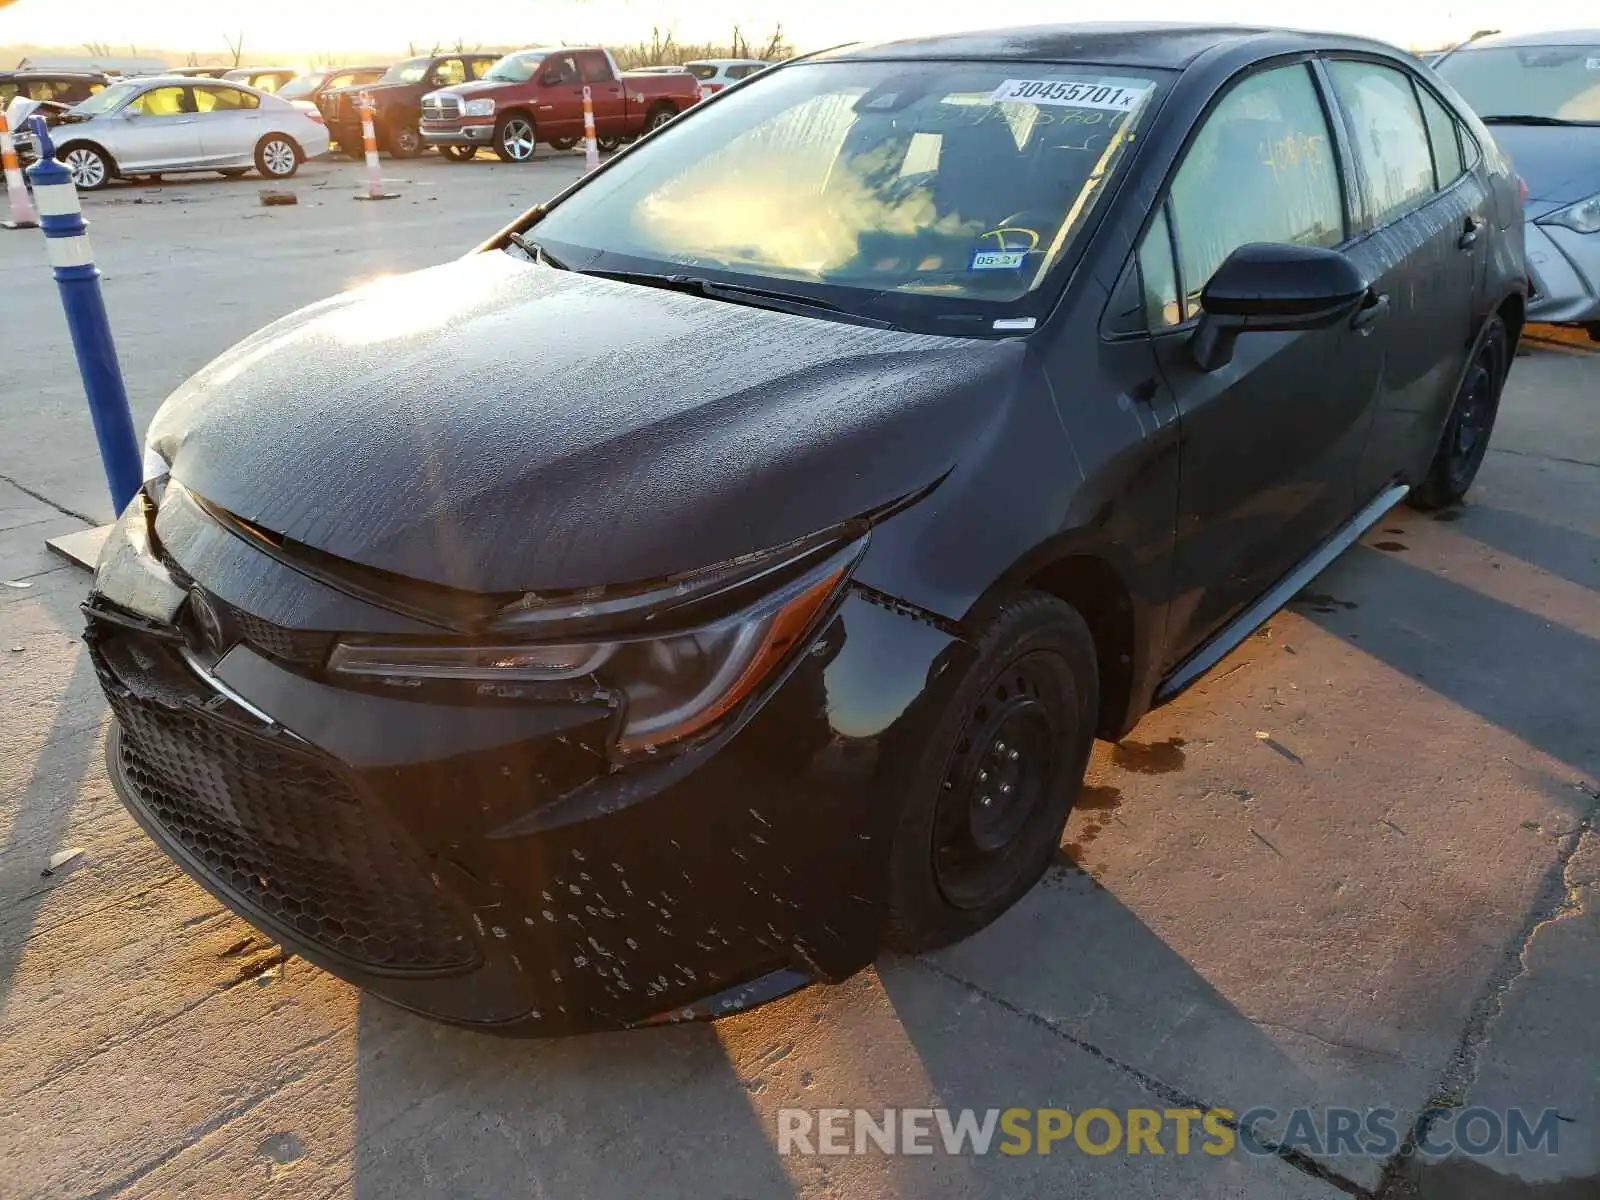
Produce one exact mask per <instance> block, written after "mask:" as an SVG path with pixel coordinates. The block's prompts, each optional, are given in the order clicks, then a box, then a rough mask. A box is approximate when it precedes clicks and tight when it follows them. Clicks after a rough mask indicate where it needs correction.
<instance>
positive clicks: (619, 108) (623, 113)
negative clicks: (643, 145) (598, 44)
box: [577, 50, 643, 137]
mask: <svg viewBox="0 0 1600 1200" xmlns="http://www.w3.org/2000/svg"><path fill="white" fill-rule="evenodd" d="M577 60H578V73H579V77H580V79H581V80H582V82H583V85H584V86H585V87H587V88H588V89H589V103H590V104H591V105H593V106H594V127H595V130H596V131H597V132H599V133H602V134H607V135H610V136H613V137H615V136H616V135H618V134H621V133H623V132H625V130H624V122H625V121H626V120H627V115H628V112H627V109H628V104H627V98H626V97H625V95H624V94H623V88H622V81H621V80H620V79H618V78H617V76H616V73H615V72H614V71H612V69H611V62H610V60H609V59H607V58H606V56H605V53H604V52H603V51H600V50H580V51H578V53H577ZM638 115H639V118H640V120H641V121H642V120H643V114H642V113H640V114H638Z"/></svg>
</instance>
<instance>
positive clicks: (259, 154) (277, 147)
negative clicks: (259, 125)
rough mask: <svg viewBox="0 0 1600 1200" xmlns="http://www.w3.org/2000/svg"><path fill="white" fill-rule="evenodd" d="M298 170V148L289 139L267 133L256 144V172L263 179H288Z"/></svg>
mask: <svg viewBox="0 0 1600 1200" xmlns="http://www.w3.org/2000/svg"><path fill="white" fill-rule="evenodd" d="M299 169H300V147H299V145H298V144H297V143H296V142H295V140H294V139H293V138H291V137H288V136H286V135H284V134H281V133H269V134H267V136H266V137H264V138H262V139H261V140H260V141H259V142H257V143H256V170H257V171H260V172H261V175H262V178H264V179H288V178H289V177H290V176H292V175H293V174H294V173H295V172H296V171H298V170H299Z"/></svg>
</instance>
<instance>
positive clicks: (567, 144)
mask: <svg viewBox="0 0 1600 1200" xmlns="http://www.w3.org/2000/svg"><path fill="white" fill-rule="evenodd" d="M577 144H578V139H577V138H575V137H558V138H551V139H550V147H551V149H553V150H571V149H572V148H573V147H574V146H576V145H577Z"/></svg>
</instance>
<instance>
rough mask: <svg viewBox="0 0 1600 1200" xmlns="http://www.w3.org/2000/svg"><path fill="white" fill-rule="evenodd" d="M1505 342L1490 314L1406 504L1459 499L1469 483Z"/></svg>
mask: <svg viewBox="0 0 1600 1200" xmlns="http://www.w3.org/2000/svg"><path fill="white" fill-rule="evenodd" d="M1509 348H1510V338H1509V337H1508V336H1507V334H1506V327H1505V322H1503V321H1501V320H1500V318H1499V317H1490V318H1489V324H1488V326H1487V327H1486V328H1485V329H1484V331H1483V336H1482V337H1481V338H1479V339H1478V349H1477V350H1476V351H1475V352H1474V354H1473V356H1472V365H1471V366H1470V367H1468V368H1467V373H1466V376H1465V377H1464V378H1463V379H1462V381H1461V387H1460V389H1459V390H1458V391H1457V392H1456V400H1455V404H1453V405H1452V406H1451V408H1450V416H1449V418H1448V419H1447V420H1446V421H1445V426H1444V437H1443V438H1442V439H1441V440H1440V442H1439V449H1438V452H1437V453H1436V454H1435V455H1434V457H1433V464H1432V465H1431V466H1430V467H1429V468H1428V475H1427V477H1426V478H1425V479H1424V480H1423V481H1422V482H1421V483H1420V484H1419V485H1418V486H1417V487H1415V488H1413V489H1412V491H1411V496H1410V501H1411V504H1412V507H1414V508H1420V509H1424V510H1427V509H1433V508H1444V507H1446V506H1448V505H1451V504H1459V503H1460V502H1461V499H1462V497H1464V496H1465V495H1466V494H1467V489H1468V488H1470V487H1471V486H1472V481H1473V480H1474V479H1475V478H1476V477H1477V474H1478V468H1479V467H1480V466H1482V465H1483V456H1484V455H1485V454H1486V453H1488V450H1489V435H1490V434H1491V433H1493V432H1494V419H1495V415H1496V414H1497V413H1498V412H1499V410H1500V389H1501V388H1502V387H1504V386H1505V380H1506V366H1507V363H1508V361H1509V359H1508V351H1509Z"/></svg>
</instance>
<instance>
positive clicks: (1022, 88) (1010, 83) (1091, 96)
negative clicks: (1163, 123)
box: [989, 79, 1150, 112]
mask: <svg viewBox="0 0 1600 1200" xmlns="http://www.w3.org/2000/svg"><path fill="white" fill-rule="evenodd" d="M1129 82H1130V83H1131V82H1132V81H1131V80H1130V81H1129ZM1149 90H1150V85H1149V84H1142V85H1135V86H1133V87H1128V86H1125V85H1123V84H1118V83H1107V82H1104V81H1100V82H1092V81H1089V80H1075V79H1008V80H1006V81H1005V82H1004V83H1002V84H1001V85H1000V86H999V87H997V88H995V90H994V93H993V95H991V96H990V97H989V99H990V100H991V101H992V102H994V103H997V104H1004V103H1012V104H1055V105H1060V106H1062V107H1065V108H1101V109H1105V110H1107V111H1108V112H1131V111H1133V106H1134V105H1135V104H1137V103H1139V101H1140V100H1142V99H1144V95H1145V93H1146V92H1148V91H1149Z"/></svg>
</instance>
